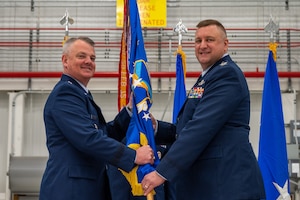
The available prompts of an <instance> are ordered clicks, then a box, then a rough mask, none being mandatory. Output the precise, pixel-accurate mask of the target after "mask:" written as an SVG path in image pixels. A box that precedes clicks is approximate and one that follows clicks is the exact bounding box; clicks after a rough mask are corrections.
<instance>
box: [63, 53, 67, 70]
mask: <svg viewBox="0 0 300 200" xmlns="http://www.w3.org/2000/svg"><path fill="white" fill-rule="evenodd" d="M61 62H62V64H63V66H64V68H66V67H67V66H68V65H67V63H68V57H67V56H66V55H65V54H63V55H62V56H61Z"/></svg>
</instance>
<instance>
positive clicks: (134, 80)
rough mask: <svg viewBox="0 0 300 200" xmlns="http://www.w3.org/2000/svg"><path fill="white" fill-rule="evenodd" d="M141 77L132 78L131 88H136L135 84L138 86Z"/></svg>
mask: <svg viewBox="0 0 300 200" xmlns="http://www.w3.org/2000/svg"><path fill="white" fill-rule="evenodd" d="M142 80H143V79H142V78H139V79H137V80H136V79H133V83H132V85H133V88H136V87H137V86H139V85H141V81H142Z"/></svg>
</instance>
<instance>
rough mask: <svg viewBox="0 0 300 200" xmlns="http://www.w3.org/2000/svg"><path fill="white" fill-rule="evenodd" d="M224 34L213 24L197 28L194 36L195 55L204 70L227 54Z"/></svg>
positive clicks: (226, 40) (226, 42) (226, 41)
mask: <svg viewBox="0 0 300 200" xmlns="http://www.w3.org/2000/svg"><path fill="white" fill-rule="evenodd" d="M227 49H228V39H227V37H226V33H225V32H224V31H223V30H222V29H221V28H220V27H218V26H216V25H215V24H212V25H207V26H203V27H199V28H198V29H197V30H196V34H195V55H196V57H197V59H198V61H199V63H200V64H201V66H202V69H203V70H205V69H207V68H208V67H210V66H212V65H213V64H215V63H216V62H217V61H218V60H219V59H221V58H222V56H223V55H224V54H225V53H226V52H227Z"/></svg>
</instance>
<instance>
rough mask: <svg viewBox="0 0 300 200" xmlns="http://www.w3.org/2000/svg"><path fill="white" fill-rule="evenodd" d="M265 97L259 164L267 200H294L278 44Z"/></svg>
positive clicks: (266, 80)
mask: <svg viewBox="0 0 300 200" xmlns="http://www.w3.org/2000/svg"><path fill="white" fill-rule="evenodd" d="M269 47H270V50H269V57H268V62H267V66H266V72H265V78H264V88H263V94H262V109H261V124H260V138H259V152H258V163H259V166H260V169H261V172H262V176H263V180H264V186H265V191H266V197H267V200H275V199H282V200H290V195H289V173H288V159H287V149H286V138H285V128H284V119H283V112H282V102H281V92H280V84H279V79H278V73H277V69H276V48H277V44H276V43H270V45H269Z"/></svg>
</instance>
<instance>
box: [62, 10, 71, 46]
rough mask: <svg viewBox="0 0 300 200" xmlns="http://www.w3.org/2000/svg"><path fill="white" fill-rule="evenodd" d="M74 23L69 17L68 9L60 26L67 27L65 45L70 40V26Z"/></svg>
mask: <svg viewBox="0 0 300 200" xmlns="http://www.w3.org/2000/svg"><path fill="white" fill-rule="evenodd" d="M73 23H74V20H73V18H71V17H70V16H69V12H68V10H67V9H66V12H65V15H64V16H63V17H62V18H61V19H60V24H61V25H65V27H66V28H65V37H64V41H63V44H64V43H65V41H66V40H67V39H68V37H69V24H73Z"/></svg>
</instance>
